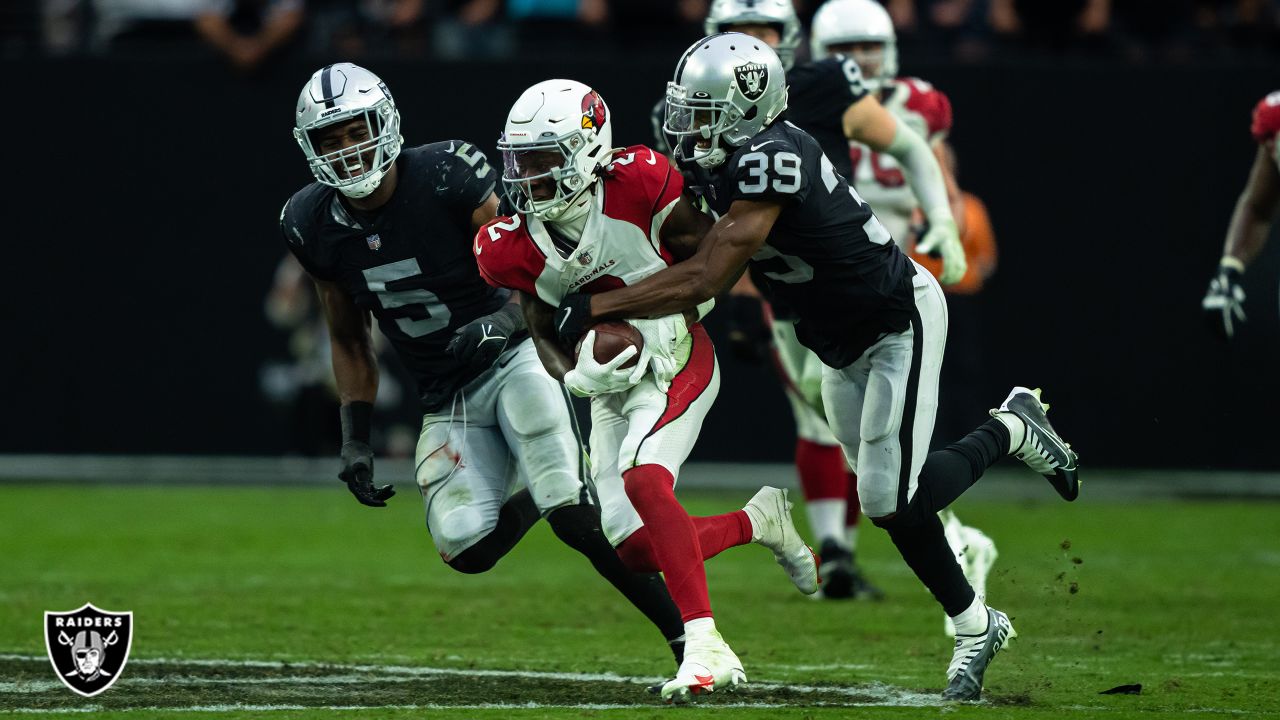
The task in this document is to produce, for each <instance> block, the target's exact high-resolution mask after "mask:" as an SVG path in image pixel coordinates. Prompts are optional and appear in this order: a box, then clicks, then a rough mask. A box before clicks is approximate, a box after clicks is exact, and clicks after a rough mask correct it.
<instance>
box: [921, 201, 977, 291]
mask: <svg viewBox="0 0 1280 720" xmlns="http://www.w3.org/2000/svg"><path fill="white" fill-rule="evenodd" d="M916 252H918V253H921V254H924V255H930V254H933V253H938V254H940V255H942V276H941V277H939V278H938V281H939V282H941V283H942V284H943V285H954V284H956V283H958V282H960V280H961V279H962V278H964V273H965V271H966V270H968V269H969V265H968V262H966V261H965V259H964V245H962V244H960V233H959V231H958V230H956V221H955V220H954V219H952V218H951V217H949V216H947V217H935V218H929V232H926V233H925V234H924V237H922V238H920V242H918V243H916Z"/></svg>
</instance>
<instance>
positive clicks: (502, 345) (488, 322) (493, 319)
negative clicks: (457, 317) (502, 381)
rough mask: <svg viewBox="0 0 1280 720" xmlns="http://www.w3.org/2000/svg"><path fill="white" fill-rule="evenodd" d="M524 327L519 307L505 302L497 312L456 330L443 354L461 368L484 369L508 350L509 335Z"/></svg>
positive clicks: (522, 315)
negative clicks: (464, 366)
mask: <svg viewBox="0 0 1280 720" xmlns="http://www.w3.org/2000/svg"><path fill="white" fill-rule="evenodd" d="M523 328H524V314H523V313H522V312H521V311H520V306H519V305H515V304H513V303H508V304H506V305H503V306H502V308H501V309H500V310H498V311H497V312H494V313H490V314H488V315H485V316H484V317H480V318H476V319H475V320H472V321H471V322H469V323H467V324H466V325H463V326H462V327H460V328H458V330H457V331H456V332H455V333H454V334H453V339H452V340H450V341H449V344H448V345H447V346H446V347H445V351H446V352H448V353H450V354H452V355H453V357H454V358H455V359H456V360H457V361H458V362H460V363H463V364H464V365H467V366H469V367H472V368H475V369H477V370H486V369H488V368H489V366H491V365H493V363H494V361H496V360H497V359H498V356H499V355H501V354H502V351H503V350H506V349H507V342H508V341H509V340H510V339H511V336H512V335H514V334H515V333H516V331H518V330H521V329H523Z"/></svg>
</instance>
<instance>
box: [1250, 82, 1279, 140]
mask: <svg viewBox="0 0 1280 720" xmlns="http://www.w3.org/2000/svg"><path fill="white" fill-rule="evenodd" d="M1250 130H1251V131H1252V133H1253V139H1254V140H1256V141H1257V142H1258V143H1265V142H1268V141H1270V140H1274V139H1275V137H1276V133H1280V90H1277V91H1276V92H1273V93H1271V94H1270V95H1268V96H1266V97H1264V98H1262V99H1261V100H1259V101H1258V104H1257V106H1255V107H1254V108H1253V124H1252V126H1251V127H1250Z"/></svg>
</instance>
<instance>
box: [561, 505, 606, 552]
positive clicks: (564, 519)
mask: <svg viewBox="0 0 1280 720" xmlns="http://www.w3.org/2000/svg"><path fill="white" fill-rule="evenodd" d="M547 524H548V525H550V526H551V531H552V532H554V533H555V534H556V537H558V538H560V541H561V542H563V543H564V544H565V545H568V546H569V547H571V548H575V549H580V548H584V547H588V546H590V545H599V544H600V543H604V544H605V545H608V544H609V541H608V540H606V539H605V536H604V530H602V529H601V528H600V509H599V508H597V507H596V506H594V505H566V506H564V507H560V508H556V509H555V510H552V511H551V512H550V513H549V514H548V515H547Z"/></svg>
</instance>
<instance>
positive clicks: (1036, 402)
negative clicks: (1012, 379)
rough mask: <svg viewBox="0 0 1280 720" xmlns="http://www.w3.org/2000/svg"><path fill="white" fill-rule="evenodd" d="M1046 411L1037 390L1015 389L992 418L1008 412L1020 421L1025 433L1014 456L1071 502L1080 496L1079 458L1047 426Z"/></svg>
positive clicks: (1050, 426)
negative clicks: (1077, 470) (1024, 427)
mask: <svg viewBox="0 0 1280 720" xmlns="http://www.w3.org/2000/svg"><path fill="white" fill-rule="evenodd" d="M1048 409H1049V406H1048V405H1046V404H1045V403H1042V402H1040V389H1039V388H1036V389H1035V390H1028V389H1027V388H1024V387H1016V388H1014V389H1013V391H1012V392H1010V393H1009V397H1007V398H1005V401H1004V403H1003V404H1002V405H1001V406H1000V407H999V408H998V409H996V410H992V411H991V416H992V417H995V416H996V415H998V414H999V413H1002V412H1009V413H1013V414H1014V415H1016V416H1017V417H1018V418H1019V419H1021V420H1022V423H1023V425H1025V426H1026V428H1027V430H1026V433H1024V435H1023V439H1022V444H1021V445H1019V446H1018V447H1017V448H1015V449H1014V451H1013V454H1014V455H1015V456H1017V458H1018V459H1019V460H1021V461H1022V462H1024V463H1026V464H1027V467H1029V468H1031V469H1032V470H1035V471H1036V472H1038V473H1040V474H1041V475H1043V476H1044V477H1045V479H1046V480H1048V481H1049V484H1050V485H1052V486H1053V489H1054V490H1057V491H1058V494H1059V495H1061V496H1062V498H1063V499H1064V500H1066V501H1068V502H1070V501H1072V500H1075V499H1076V498H1077V497H1079V496H1080V478H1079V476H1078V475H1077V473H1076V468H1077V461H1078V460H1079V458H1078V457H1077V456H1076V453H1075V451H1074V450H1072V449H1071V446H1070V445H1068V444H1067V443H1066V442H1064V441H1063V440H1062V437H1061V436H1059V435H1058V433H1057V432H1056V431H1054V429H1053V426H1052V425H1050V424H1049V418H1048V417H1047V416H1046V415H1045V412H1046V411H1047V410H1048Z"/></svg>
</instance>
